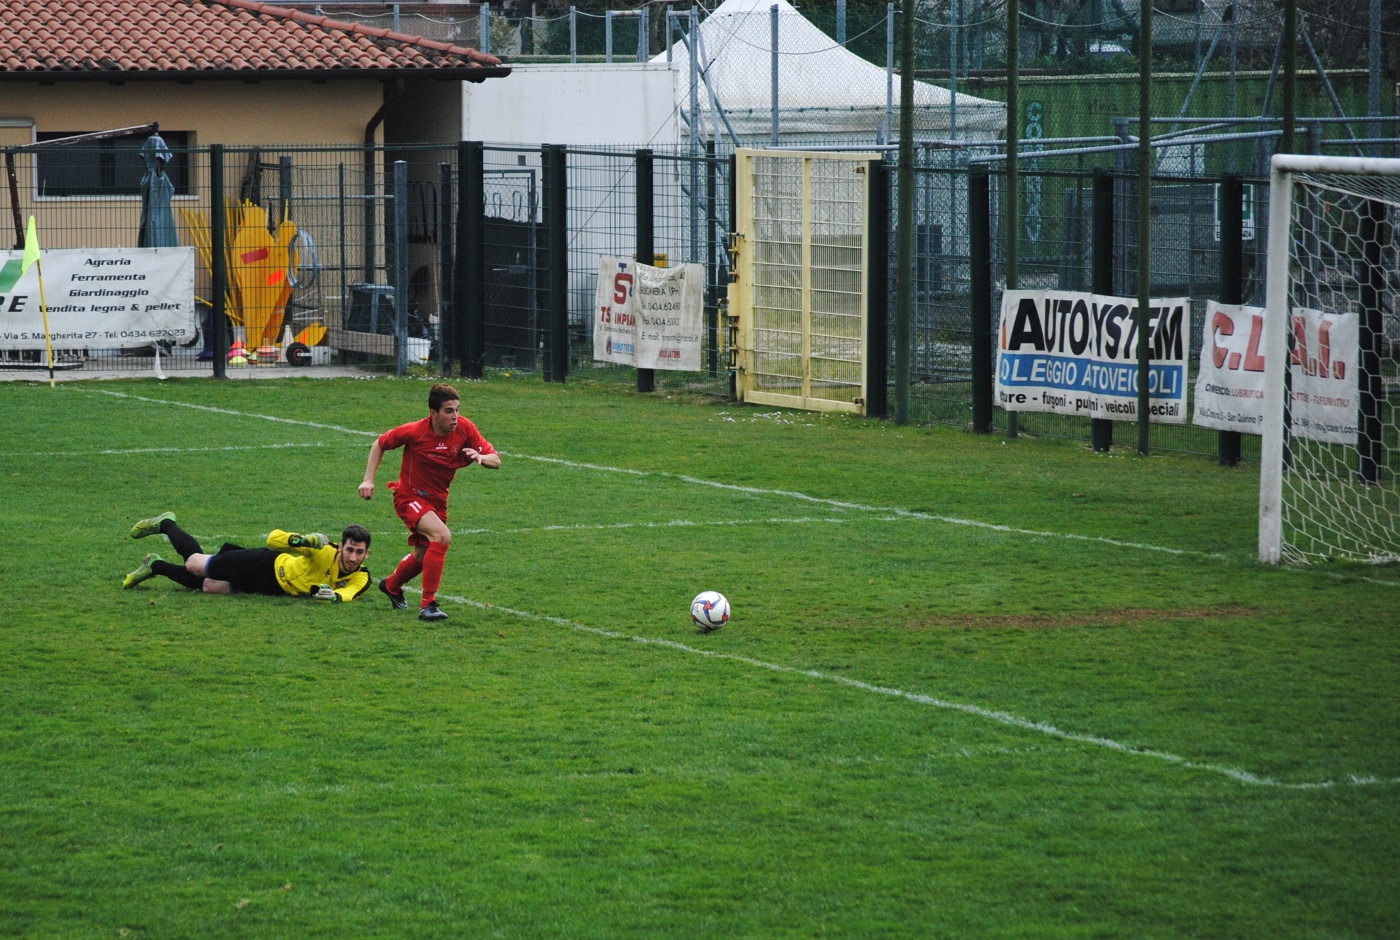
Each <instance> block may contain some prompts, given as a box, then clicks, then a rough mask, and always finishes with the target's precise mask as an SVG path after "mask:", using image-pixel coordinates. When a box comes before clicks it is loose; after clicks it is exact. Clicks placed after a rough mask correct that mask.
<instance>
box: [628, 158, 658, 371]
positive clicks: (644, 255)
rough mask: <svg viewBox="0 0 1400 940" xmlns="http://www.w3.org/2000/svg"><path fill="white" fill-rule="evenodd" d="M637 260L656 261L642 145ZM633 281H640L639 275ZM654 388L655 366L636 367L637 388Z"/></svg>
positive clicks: (648, 162)
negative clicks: (650, 367) (648, 367)
mask: <svg viewBox="0 0 1400 940" xmlns="http://www.w3.org/2000/svg"><path fill="white" fill-rule="evenodd" d="M636 162H637V219H636V226H637V263H638V264H655V263H656V216H655V204H656V186H655V182H654V174H653V171H654V167H655V163H654V159H653V156H652V152H651V151H650V150H647V149H645V148H643V149H641V150H638V151H637V156H636ZM632 283H633V285H634V286H636V285H637V284H639V283H640V278H638V279H636V280H634V281H633V282H632ZM655 390H656V370H654V369H642V368H638V369H637V391H639V392H651V391H655Z"/></svg>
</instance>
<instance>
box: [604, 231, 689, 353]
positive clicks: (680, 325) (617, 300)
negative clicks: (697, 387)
mask: <svg viewBox="0 0 1400 940" xmlns="http://www.w3.org/2000/svg"><path fill="white" fill-rule="evenodd" d="M704 318H705V268H704V266H703V265H699V264H681V265H677V266H676V267H673V268H658V267H653V266H652V265H649V264H638V263H637V262H635V261H631V260H627V259H623V258H609V257H604V258H602V259H601V260H600V264H599V268H598V290H597V302H596V303H595V304H594V316H593V358H594V359H596V360H598V361H599V362H616V363H620V364H622V365H629V366H636V367H637V368H639V369H671V370H678V371H687V372H697V371H699V369H700V340H701V337H702V336H703V335H704Z"/></svg>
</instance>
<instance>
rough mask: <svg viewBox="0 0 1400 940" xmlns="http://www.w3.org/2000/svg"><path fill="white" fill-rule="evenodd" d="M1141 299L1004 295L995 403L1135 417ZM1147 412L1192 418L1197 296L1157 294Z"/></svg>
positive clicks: (1162, 417) (1175, 420) (1170, 420)
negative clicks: (1189, 393) (1189, 364)
mask: <svg viewBox="0 0 1400 940" xmlns="http://www.w3.org/2000/svg"><path fill="white" fill-rule="evenodd" d="M1138 319H1139V318H1138V311H1137V301H1136V300H1134V299H1129V298H1125V297H1108V296H1105V295H1102V294H1086V293H1080V292H1078V291H1035V290H1009V291H1005V292H1004V293H1003V294H1002V300H1001V323H1000V328H999V329H998V331H997V332H998V336H999V343H998V348H997V378H996V394H997V403H998V404H999V405H1001V406H1002V407H1003V408H1005V409H1006V410H1007V411H1045V412H1051V413H1053V414H1065V415H1080V416H1083V417H1089V418H1106V419H1108V420H1111V421H1136V420H1137V390H1138V363H1137V342H1138V333H1137V331H1138ZM1147 328H1148V331H1149V334H1148V335H1149V343H1150V355H1151V364H1150V366H1149V369H1148V383H1147V388H1148V397H1149V408H1150V414H1149V418H1150V420H1152V421H1156V422H1159V423H1163V424H1185V423H1186V357H1187V355H1188V353H1189V351H1190V348H1189V347H1190V343H1189V342H1187V337H1188V336H1189V335H1190V329H1191V303H1190V301H1189V299H1188V298H1185V297H1173V298H1166V299H1162V300H1152V301H1151V302H1150V304H1149V307H1148V315H1147Z"/></svg>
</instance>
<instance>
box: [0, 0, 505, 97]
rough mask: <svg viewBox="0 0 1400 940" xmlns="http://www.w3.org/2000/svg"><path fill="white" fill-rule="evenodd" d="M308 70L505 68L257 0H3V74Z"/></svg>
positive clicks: (480, 56) (487, 73)
mask: <svg viewBox="0 0 1400 940" xmlns="http://www.w3.org/2000/svg"><path fill="white" fill-rule="evenodd" d="M315 70H328V71H329V70H334V71H337V72H344V71H371V72H374V71H396V72H398V71H404V70H409V71H435V72H440V71H453V72H458V73H461V72H463V71H464V70H471V71H472V72H475V73H476V74H464V75H460V76H459V77H464V78H469V79H475V78H476V77H477V75H478V74H479V76H480V77H481V78H486V77H492V76H496V75H504V74H507V73H508V70H507V69H506V68H503V67H501V61H500V60H499V59H497V58H496V57H495V56H492V55H487V54H485V53H482V52H478V51H476V50H475V49H468V48H464V47H461V46H453V45H449V44H448V43H445V42H439V41H437V40H432V39H424V38H422V37H419V36H409V35H406V34H403V33H395V32H393V31H391V30H387V29H378V28H375V27H370V26H363V25H359V24H355V23H345V22H341V21H338V20H335V19H332V18H330V17H327V16H322V15H320V14H314V13H307V12H303V11H300V10H293V9H288V8H286V7H279V6H275V5H273V4H271V3H261V2H258V0H141V2H139V3H127V2H119V3H113V2H111V0H38V2H30V0H0V79H11V80H13V79H17V78H25V79H30V80H33V79H41V80H42V79H52V78H56V77H65V78H81V77H83V75H84V73H98V74H99V75H100V77H101V78H102V79H103V80H109V79H112V78H115V77H117V76H115V75H113V74H112V73H113V72H120V73H128V74H139V75H141V76H143V77H156V76H158V75H161V74H170V77H180V76H182V75H188V74H189V73H196V74H195V76H190V77H196V76H197V74H198V73H201V72H204V73H228V72H253V73H262V76H263V77H272V76H273V75H274V74H276V73H279V72H295V73H297V74H299V75H302V76H304V75H305V73H306V72H307V71H315ZM92 77H94V78H96V77H98V75H93V76H92ZM250 77H251V76H250Z"/></svg>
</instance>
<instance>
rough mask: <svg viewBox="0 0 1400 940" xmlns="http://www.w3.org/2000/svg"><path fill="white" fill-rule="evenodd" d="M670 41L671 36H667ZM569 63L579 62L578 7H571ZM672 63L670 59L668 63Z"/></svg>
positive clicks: (575, 63)
mask: <svg viewBox="0 0 1400 940" xmlns="http://www.w3.org/2000/svg"><path fill="white" fill-rule="evenodd" d="M666 39H667V42H668V43H669V41H670V37H669V36H667V37H666ZM569 64H570V65H577V64H578V7H575V6H571V7H569ZM666 64H667V65H670V64H671V63H670V62H669V61H668V62H667V63H666Z"/></svg>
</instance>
